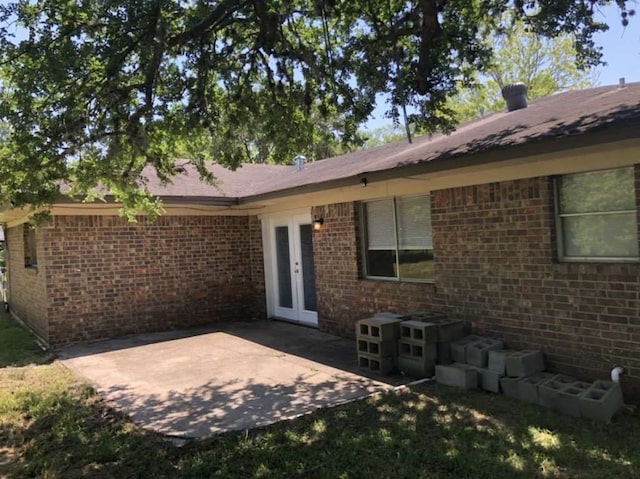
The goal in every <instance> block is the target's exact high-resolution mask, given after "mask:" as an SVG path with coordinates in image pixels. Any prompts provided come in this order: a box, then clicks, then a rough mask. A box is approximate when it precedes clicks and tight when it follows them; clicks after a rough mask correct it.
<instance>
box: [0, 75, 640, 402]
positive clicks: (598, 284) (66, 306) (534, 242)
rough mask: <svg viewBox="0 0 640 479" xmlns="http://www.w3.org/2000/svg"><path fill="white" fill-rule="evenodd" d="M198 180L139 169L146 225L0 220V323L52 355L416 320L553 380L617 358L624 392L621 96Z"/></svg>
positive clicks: (628, 301)
mask: <svg viewBox="0 0 640 479" xmlns="http://www.w3.org/2000/svg"><path fill="white" fill-rule="evenodd" d="M214 173H215V175H216V176H217V177H218V180H219V182H218V185H217V186H216V187H212V186H210V185H206V184H203V183H201V182H200V181H199V180H198V178H197V175H196V174H195V172H194V171H192V170H191V169H190V168H189V167H188V166H187V167H185V168H184V172H183V173H182V174H180V175H178V176H177V177H176V179H175V181H174V182H173V183H172V184H170V185H167V186H162V185H161V184H160V183H159V182H158V181H157V180H155V179H154V178H153V175H149V187H150V188H151V190H152V191H153V192H154V193H155V194H157V195H158V196H160V197H162V199H163V201H164V204H165V209H166V213H165V214H164V215H163V216H162V217H160V218H159V219H158V220H157V221H156V222H155V223H149V222H147V221H145V219H144V218H140V221H139V222H138V223H137V224H131V223H127V222H126V221H125V220H123V219H121V218H119V217H118V216H117V209H118V205H115V204H113V203H106V204H97V203H92V204H81V203H76V202H73V201H71V200H69V199H66V198H62V199H61V200H60V201H59V202H58V203H56V204H55V205H53V208H52V210H51V213H52V217H51V220H50V222H49V223H48V224H46V225H43V226H42V227H39V228H36V229H35V230H34V229H32V228H31V227H30V226H29V225H28V224H27V223H26V221H27V217H26V215H25V213H24V212H23V211H20V210H15V209H11V208H5V209H3V210H2V211H1V212H0V221H1V222H3V223H4V226H5V234H6V244H7V247H8V248H7V249H8V279H9V285H10V300H9V301H10V307H11V311H12V312H13V314H15V315H16V316H17V317H18V318H19V319H21V320H22V321H23V322H24V323H26V324H27V325H28V326H29V327H30V328H32V329H33V331H35V333H36V334H37V335H38V336H40V338H42V340H43V341H45V342H46V343H48V344H50V345H53V346H58V345H61V344H65V343H70V342H76V341H87V340H96V339H101V338H108V337H114V336H119V335H124V334H129V333H136V332H142V331H152V330H162V329H168V328H178V327H185V326H190V325H195V324H202V323H207V322H211V321H216V320H228V319H235V318H266V317H271V318H281V319H286V320H290V321H296V322H300V323H302V324H305V325H310V326H317V327H319V328H320V329H321V330H324V331H328V332H331V333H335V334H338V335H353V333H354V323H355V322H356V321H357V320H358V319H360V318H363V317H367V316H368V315H371V314H372V313H374V312H377V311H397V312H402V311H410V310H420V309H435V310H442V311H445V312H447V313H449V314H450V316H452V317H456V318H460V319H465V320H468V321H470V322H472V324H473V326H474V328H475V329H477V330H478V331H480V332H482V333H484V334H490V335H495V336H497V337H500V338H502V339H503V340H505V341H506V343H507V344H508V345H509V346H511V347H516V348H518V347H534V348H541V349H543V350H544V351H545V353H546V355H547V359H548V363H549V364H550V365H551V367H553V368H554V369H555V370H558V371H560V372H565V373H568V374H575V375H578V376H582V377H587V378H588V377H607V376H608V373H609V370H610V369H611V367H612V366H613V365H614V364H620V365H623V366H624V367H625V368H626V370H627V376H626V379H625V388H626V389H627V391H626V392H627V393H630V394H631V395H633V396H635V397H639V396H640V262H639V257H640V254H639V251H638V250H639V245H640V230H639V229H638V225H639V224H640V83H634V84H627V85H626V86H625V87H617V86H616V87H600V88H594V89H589V90H582V91H572V92H566V93H562V94H558V95H554V96H551V97H548V98H544V99H541V100H538V101H535V102H532V103H531V104H530V105H529V106H528V107H527V108H524V109H519V110H515V111H506V112H503V113H497V114H494V115H491V116H488V117H485V118H482V119H480V120H477V121H474V122H471V123H469V124H466V125H463V126H461V127H460V128H459V129H458V130H457V131H455V132H454V133H453V134H451V135H449V136H445V135H436V136H433V137H423V138H418V139H416V140H415V141H414V143H412V144H408V143H400V144H392V145H388V146H383V147H380V148H375V149H372V150H364V151H358V152H355V153H352V154H348V155H344V156H341V157H336V158H330V159H327V160H322V161H318V162H314V163H309V164H306V165H304V167H303V168H302V169H300V168H298V167H296V166H275V165H245V166H243V167H242V168H239V169H238V170H237V171H235V172H231V171H228V170H225V169H222V168H219V167H214ZM314 224H315V225H317V226H318V227H319V229H317V230H316V229H314Z"/></svg>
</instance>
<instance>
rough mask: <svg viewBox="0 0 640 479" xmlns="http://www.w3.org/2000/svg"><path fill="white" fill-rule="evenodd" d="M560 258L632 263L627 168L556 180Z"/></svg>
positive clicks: (633, 230) (634, 229) (631, 192)
mask: <svg viewBox="0 0 640 479" xmlns="http://www.w3.org/2000/svg"><path fill="white" fill-rule="evenodd" d="M555 186H556V222H557V232H558V246H559V259H560V260H561V261H637V260H638V224H637V213H636V191H635V176H634V169H633V167H629V168H616V169H612V170H603V171H593V172H589V173H577V174H573V175H563V176H560V177H558V178H557V179H556V183H555Z"/></svg>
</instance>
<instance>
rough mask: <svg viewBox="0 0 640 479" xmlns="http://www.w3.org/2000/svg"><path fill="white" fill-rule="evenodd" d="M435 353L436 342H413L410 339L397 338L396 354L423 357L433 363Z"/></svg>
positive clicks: (406, 356) (407, 356)
mask: <svg viewBox="0 0 640 479" xmlns="http://www.w3.org/2000/svg"><path fill="white" fill-rule="evenodd" d="M437 354H438V352H437V347H436V343H427V344H415V343H414V342H412V341H405V340H403V339H399V340H398V356H401V357H405V358H416V359H420V358H423V359H428V360H429V361H432V362H434V363H435V361H436V357H437Z"/></svg>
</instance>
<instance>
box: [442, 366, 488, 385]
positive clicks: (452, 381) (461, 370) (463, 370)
mask: <svg viewBox="0 0 640 479" xmlns="http://www.w3.org/2000/svg"><path fill="white" fill-rule="evenodd" d="M436 382H437V383H439V384H443V385H445V386H453V387H458V388H463V389H476V388H477V387H478V372H477V371H476V370H475V369H474V368H473V367H471V366H469V365H468V364H464V363H453V364H451V365H450V366H444V365H442V364H438V365H436Z"/></svg>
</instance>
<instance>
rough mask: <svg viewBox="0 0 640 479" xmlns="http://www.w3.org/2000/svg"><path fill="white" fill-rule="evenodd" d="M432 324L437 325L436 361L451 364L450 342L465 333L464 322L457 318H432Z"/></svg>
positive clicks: (460, 337)
mask: <svg viewBox="0 0 640 479" xmlns="http://www.w3.org/2000/svg"><path fill="white" fill-rule="evenodd" d="M431 323H432V324H435V325H436V326H437V327H438V342H437V343H436V350H437V357H436V363H437V364H442V365H448V364H451V363H452V362H453V361H452V358H451V344H452V343H453V342H455V341H458V340H459V339H462V338H463V337H464V336H465V335H466V329H467V327H466V324H465V322H464V321H460V320H457V319H445V318H440V319H435V318H434V319H432V320H431Z"/></svg>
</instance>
